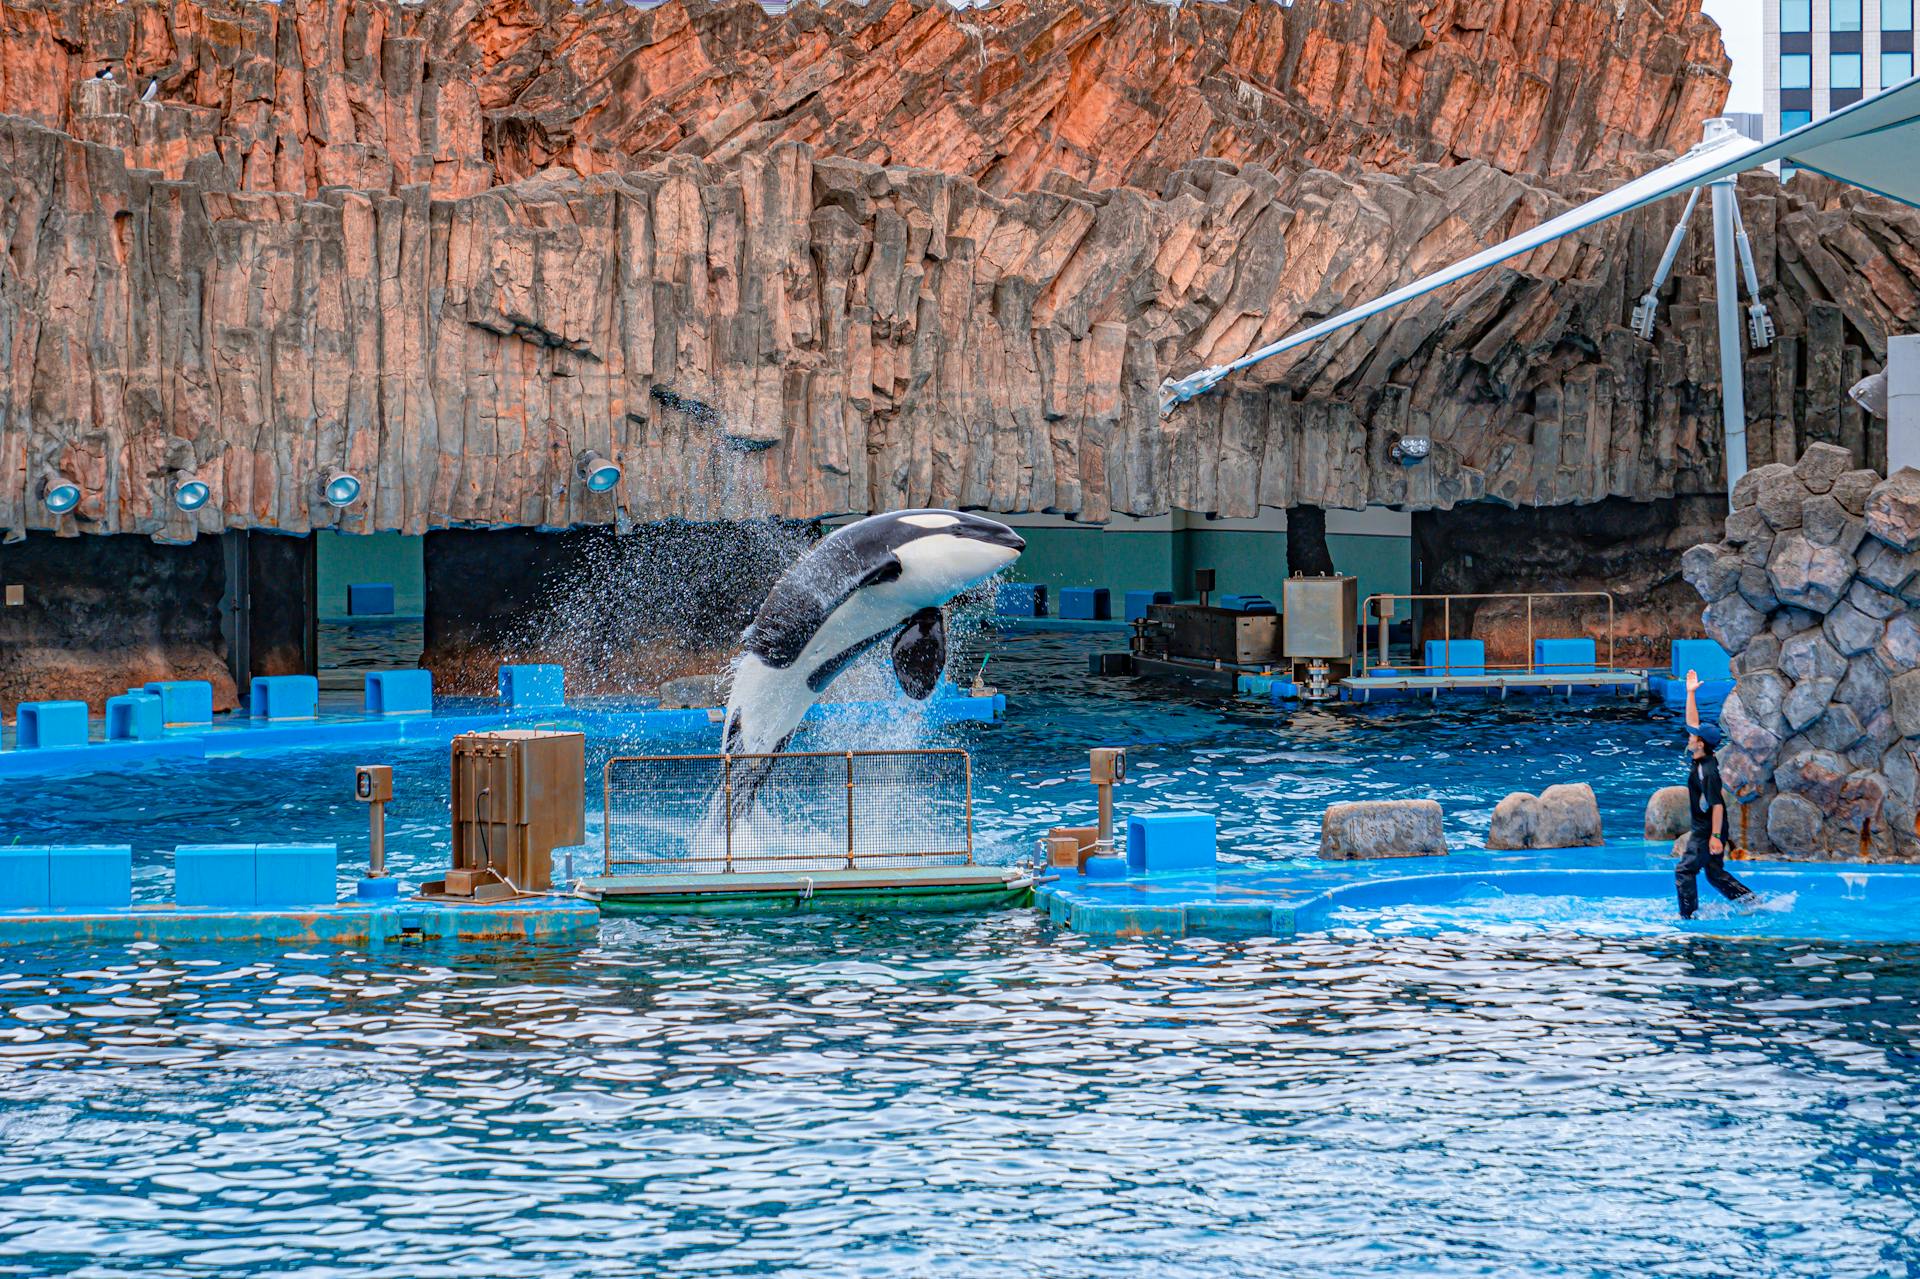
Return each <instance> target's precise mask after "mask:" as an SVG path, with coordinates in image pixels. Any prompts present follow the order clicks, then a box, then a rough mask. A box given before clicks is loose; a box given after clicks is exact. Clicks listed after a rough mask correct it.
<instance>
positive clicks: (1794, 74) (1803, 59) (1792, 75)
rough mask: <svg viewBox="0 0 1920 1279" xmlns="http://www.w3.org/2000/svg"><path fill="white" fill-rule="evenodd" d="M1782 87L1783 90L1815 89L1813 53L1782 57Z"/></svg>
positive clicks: (1785, 54) (1787, 54)
mask: <svg viewBox="0 0 1920 1279" xmlns="http://www.w3.org/2000/svg"><path fill="white" fill-rule="evenodd" d="M1780 87H1781V88H1782V89H1811V88H1812V87H1813V55H1812V54H1811V53H1783V54H1781V55H1780Z"/></svg>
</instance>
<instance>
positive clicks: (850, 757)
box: [847, 751, 854, 870]
mask: <svg viewBox="0 0 1920 1279" xmlns="http://www.w3.org/2000/svg"><path fill="white" fill-rule="evenodd" d="M853 868H854V865H853V752H852V751H848V752H847V869H848V870H852V869H853Z"/></svg>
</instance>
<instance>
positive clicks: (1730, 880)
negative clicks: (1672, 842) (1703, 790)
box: [1673, 831, 1753, 919]
mask: <svg viewBox="0 0 1920 1279" xmlns="http://www.w3.org/2000/svg"><path fill="white" fill-rule="evenodd" d="M1703 870H1704V871H1706V872H1707V882H1708V883H1709V884H1712V885H1713V886H1714V887H1715V888H1716V889H1718V890H1719V892H1720V895H1721V896H1722V897H1724V898H1726V899H1727V900H1728V901H1739V900H1740V899H1741V898H1742V897H1751V896H1753V890H1752V889H1751V888H1748V887H1747V886H1746V885H1745V884H1743V883H1741V882H1740V881H1739V880H1737V879H1735V878H1734V877H1733V876H1731V875H1729V874H1727V864H1726V858H1725V857H1723V856H1722V855H1721V854H1719V853H1710V852H1708V851H1707V837H1706V836H1705V835H1702V834H1701V833H1700V832H1699V831H1695V832H1694V833H1693V838H1692V839H1691V840H1689V841H1688V843H1687V851H1686V853H1685V854H1683V855H1682V856H1681V858H1680V862H1679V864H1678V865H1676V866H1675V867H1674V868H1673V886H1674V888H1675V890H1676V891H1678V892H1679V894H1680V918H1682V919H1692V918H1693V912H1694V911H1696V910H1698V909H1700V889H1699V887H1698V885H1697V884H1696V883H1695V882H1694V879H1695V876H1697V875H1699V873H1700V872H1701V871H1703Z"/></svg>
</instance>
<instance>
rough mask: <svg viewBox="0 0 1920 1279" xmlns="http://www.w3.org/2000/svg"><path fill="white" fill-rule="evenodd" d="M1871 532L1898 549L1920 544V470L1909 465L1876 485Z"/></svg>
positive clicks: (1869, 504) (1870, 505)
mask: <svg viewBox="0 0 1920 1279" xmlns="http://www.w3.org/2000/svg"><path fill="white" fill-rule="evenodd" d="M1867 532H1869V533H1871V534H1873V536H1875V537H1877V538H1879V539H1880V540H1881V541H1883V542H1885V543H1886V544H1887V545H1888V546H1891V547H1893V548H1894V549H1895V550H1898V551H1911V550H1913V549H1915V548H1916V547H1920V471H1916V470H1914V469H1913V468H1912V467H1910V466H1905V467H1902V468H1900V469H1899V470H1898V471H1895V472H1894V473H1893V474H1892V475H1891V476H1889V477H1887V478H1886V479H1885V480H1883V481H1881V482H1880V483H1879V484H1876V485H1875V486H1874V489H1873V492H1872V494H1871V495H1869V496H1868V498H1867Z"/></svg>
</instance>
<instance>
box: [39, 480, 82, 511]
mask: <svg viewBox="0 0 1920 1279" xmlns="http://www.w3.org/2000/svg"><path fill="white" fill-rule="evenodd" d="M38 492H39V496H40V501H41V502H42V503H44V504H45V505H46V508H47V509H48V510H49V511H52V512H53V513H54V514H55V515H65V514H66V513H67V512H68V511H71V510H72V509H73V508H74V507H76V506H78V505H80V485H79V483H78V481H75V480H70V479H68V478H67V477H66V476H64V475H62V474H60V473H59V472H58V471H48V472H47V473H46V474H44V475H42V476H41V477H40V484H39V486H38Z"/></svg>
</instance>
